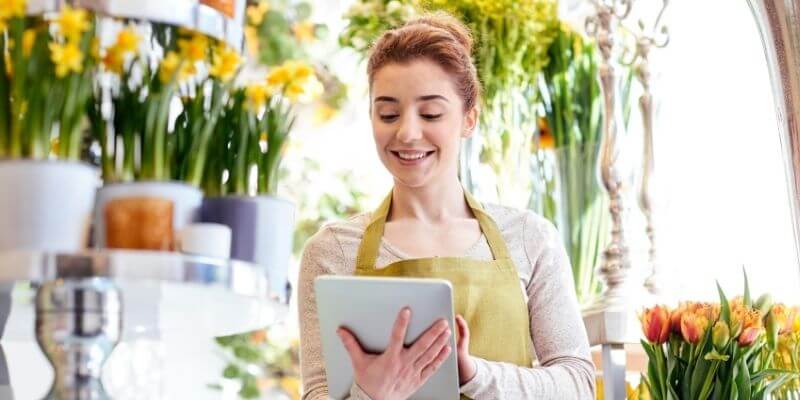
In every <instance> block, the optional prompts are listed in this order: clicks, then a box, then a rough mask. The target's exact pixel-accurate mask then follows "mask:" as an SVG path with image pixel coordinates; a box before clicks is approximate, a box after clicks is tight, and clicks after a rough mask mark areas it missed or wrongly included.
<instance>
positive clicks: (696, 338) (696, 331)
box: [681, 313, 708, 344]
mask: <svg viewBox="0 0 800 400" xmlns="http://www.w3.org/2000/svg"><path fill="white" fill-rule="evenodd" d="M706 328H708V318H706V316H705V315H703V314H694V313H684V314H683V316H682V317H681V334H683V339H684V340H686V341H687V342H689V343H692V344H697V343H699V342H700V339H702V338H703V335H704V334H705V333H706Z"/></svg>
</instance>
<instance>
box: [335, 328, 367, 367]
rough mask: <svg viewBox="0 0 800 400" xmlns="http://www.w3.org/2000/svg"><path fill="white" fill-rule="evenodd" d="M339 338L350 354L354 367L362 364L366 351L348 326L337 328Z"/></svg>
mask: <svg viewBox="0 0 800 400" xmlns="http://www.w3.org/2000/svg"><path fill="white" fill-rule="evenodd" d="M336 333H337V334H338V335H339V339H340V340H341V341H342V344H343V345H344V348H345V350H347V353H348V354H349V355H350V362H352V364H353V369H356V367H357V366H358V365H361V360H362V359H363V358H364V351H363V350H362V349H361V344H360V343H359V342H358V339H356V337H355V335H353V334H352V333H351V332H350V331H349V330H347V328H339V329H337V330H336Z"/></svg>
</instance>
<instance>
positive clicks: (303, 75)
mask: <svg viewBox="0 0 800 400" xmlns="http://www.w3.org/2000/svg"><path fill="white" fill-rule="evenodd" d="M287 66H288V67H289V71H291V73H292V78H291V79H292V80H305V79H307V78H308V77H310V76H313V75H314V68H313V67H312V66H310V65H308V64H306V63H304V62H301V61H289V62H287Z"/></svg>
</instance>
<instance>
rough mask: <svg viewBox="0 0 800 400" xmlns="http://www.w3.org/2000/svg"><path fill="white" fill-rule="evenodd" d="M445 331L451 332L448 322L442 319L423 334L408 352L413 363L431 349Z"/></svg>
mask: <svg viewBox="0 0 800 400" xmlns="http://www.w3.org/2000/svg"><path fill="white" fill-rule="evenodd" d="M445 330H448V331H449V330H450V329H449V328H448V326H447V321H445V320H444V319H440V320H438V321H436V323H434V324H433V325H431V327H430V328H428V330H427V331H425V333H423V334H422V336H420V337H419V338H418V339H417V340H416V341H415V342H414V344H413V345H412V346H411V348H410V349H409V352H408V357H409V359H411V361H414V360H416V359H417V358H419V357H420V356H421V355H422V354H423V353H425V351H427V350H428V348H429V347H431V345H432V344H433V342H435V341H436V339H437V338H438V337H439V335H441V334H442V332H444V331H445Z"/></svg>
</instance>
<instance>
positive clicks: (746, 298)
mask: <svg viewBox="0 0 800 400" xmlns="http://www.w3.org/2000/svg"><path fill="white" fill-rule="evenodd" d="M742 274H743V275H744V306H745V307H747V308H748V309H749V308H750V307H752V306H753V300H752V299H751V298H750V285H749V284H748V282H747V270H746V269H744V265H743V266H742Z"/></svg>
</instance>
